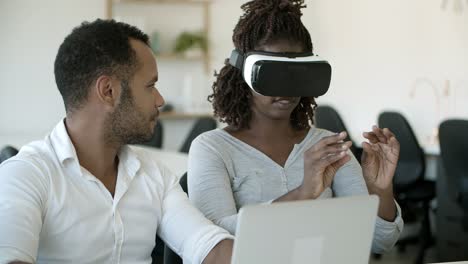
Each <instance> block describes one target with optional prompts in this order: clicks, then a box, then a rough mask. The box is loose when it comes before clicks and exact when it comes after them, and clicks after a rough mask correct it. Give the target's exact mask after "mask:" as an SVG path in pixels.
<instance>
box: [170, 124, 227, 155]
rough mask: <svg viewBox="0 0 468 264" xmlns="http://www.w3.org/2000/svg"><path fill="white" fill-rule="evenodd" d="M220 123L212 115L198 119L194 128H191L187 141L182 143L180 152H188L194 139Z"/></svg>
mask: <svg viewBox="0 0 468 264" xmlns="http://www.w3.org/2000/svg"><path fill="white" fill-rule="evenodd" d="M217 127H218V124H217V123H216V120H215V119H213V118H211V117H202V118H200V119H198V120H197V121H196V122H195V124H194V125H193V127H192V129H191V130H190V132H189V134H188V136H187V138H186V139H185V142H184V143H183V144H182V147H181V148H180V150H179V151H180V152H183V153H188V152H189V150H190V145H192V141H193V140H194V139H195V138H196V137H198V135H200V134H201V133H203V132H206V131H210V130H213V129H216V128H217Z"/></svg>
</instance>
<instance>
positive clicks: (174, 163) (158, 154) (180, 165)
mask: <svg viewBox="0 0 468 264" xmlns="http://www.w3.org/2000/svg"><path fill="white" fill-rule="evenodd" d="M131 148H132V149H135V150H136V151H138V149H144V150H147V151H148V152H149V153H151V155H152V158H154V159H155V160H157V161H159V162H160V163H162V164H164V165H165V166H166V167H167V168H169V169H170V170H171V171H172V172H174V173H175V174H176V175H177V177H179V178H180V177H182V175H184V173H186V172H187V162H188V155H187V154H185V153H181V152H176V151H168V150H163V149H158V148H153V147H147V146H140V145H138V146H136V145H132V146H131Z"/></svg>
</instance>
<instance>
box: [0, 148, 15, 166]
mask: <svg viewBox="0 0 468 264" xmlns="http://www.w3.org/2000/svg"><path fill="white" fill-rule="evenodd" d="M16 154H18V150H17V149H16V148H14V147H12V146H5V147H4V148H2V150H1V151H0V163H2V162H4V161H5V160H7V159H9V158H11V157H13V156H15V155H16Z"/></svg>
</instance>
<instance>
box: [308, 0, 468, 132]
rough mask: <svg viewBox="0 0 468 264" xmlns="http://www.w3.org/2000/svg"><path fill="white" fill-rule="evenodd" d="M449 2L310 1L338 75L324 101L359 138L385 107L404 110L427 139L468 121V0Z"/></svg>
mask: <svg viewBox="0 0 468 264" xmlns="http://www.w3.org/2000/svg"><path fill="white" fill-rule="evenodd" d="M457 1H458V2H457ZM442 2H443V1H442V0H412V1H408V0H392V1H384V0H353V1H336V0H335V1H330V0H311V1H308V8H307V10H306V11H305V12H304V13H305V14H304V21H305V23H306V25H307V27H308V28H309V30H310V32H311V35H312V38H313V42H314V44H315V50H316V52H317V53H318V54H320V55H322V56H323V57H325V58H327V59H329V60H330V62H331V63H332V65H333V70H334V71H333V81H332V85H331V88H330V91H329V93H328V94H327V95H325V96H324V97H323V98H320V100H319V102H320V103H330V104H332V105H334V106H336V107H337V108H338V109H339V111H340V113H341V114H342V115H343V116H344V119H345V122H346V123H347V125H348V126H349V127H350V130H351V132H352V134H353V136H354V137H355V138H360V131H363V130H365V129H368V128H369V127H370V125H371V124H372V123H374V122H375V120H376V118H377V114H378V113H379V112H380V111H382V110H384V109H393V110H399V111H401V112H403V113H404V114H405V115H406V116H407V117H408V119H409V121H410V123H411V124H412V125H413V126H414V128H415V130H416V133H417V136H418V137H419V138H420V140H421V141H426V139H427V136H429V135H430V134H431V131H432V128H433V127H436V126H437V124H438V123H439V122H440V120H441V119H444V118H448V117H462V118H468V108H467V107H466V104H465V102H466V101H467V100H468V75H467V73H468V1H467V2H465V1H463V2H462V1H459V0H450V1H447V2H448V5H447V7H446V9H441V3H442ZM454 3H462V6H461V8H463V9H458V10H455V11H454V10H453V6H452V4H454ZM432 87H434V88H435V89H437V92H436V93H437V96H436V95H435V94H434V92H433V90H434V88H432ZM444 88H448V89H444ZM412 89H415V94H414V97H413V98H411V97H410V91H411V90H412ZM444 90H445V91H444ZM447 93H448V95H447ZM436 97H437V98H438V99H437V98H436ZM437 100H438V101H439V103H437ZM437 105H440V107H437ZM437 108H439V110H437Z"/></svg>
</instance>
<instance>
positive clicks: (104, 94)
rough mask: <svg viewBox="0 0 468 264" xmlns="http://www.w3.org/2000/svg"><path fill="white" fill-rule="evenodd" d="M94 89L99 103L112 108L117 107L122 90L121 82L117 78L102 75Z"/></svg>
mask: <svg viewBox="0 0 468 264" xmlns="http://www.w3.org/2000/svg"><path fill="white" fill-rule="evenodd" d="M94 88H95V93H96V97H97V100H98V101H99V102H101V103H102V104H104V105H106V106H109V107H112V108H113V107H115V106H116V105H117V103H118V101H119V98H120V90H121V87H120V81H119V80H117V78H115V77H112V76H108V75H101V76H99V77H98V78H97V80H96V83H95V87H94Z"/></svg>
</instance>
